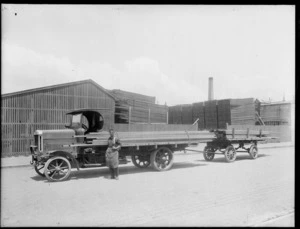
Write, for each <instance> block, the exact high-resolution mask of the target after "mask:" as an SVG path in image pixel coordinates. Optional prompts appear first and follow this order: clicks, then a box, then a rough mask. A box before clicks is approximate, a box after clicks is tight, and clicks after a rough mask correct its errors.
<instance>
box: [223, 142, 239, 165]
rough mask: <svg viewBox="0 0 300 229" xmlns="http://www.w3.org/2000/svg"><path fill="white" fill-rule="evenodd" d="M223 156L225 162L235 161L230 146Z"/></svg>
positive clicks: (233, 152) (232, 148)
mask: <svg viewBox="0 0 300 229" xmlns="http://www.w3.org/2000/svg"><path fill="white" fill-rule="evenodd" d="M224 155H225V160H226V161H227V162H233V161H235V159H236V151H235V148H234V147H233V146H232V145H230V146H227V148H226V150H225V153H224Z"/></svg>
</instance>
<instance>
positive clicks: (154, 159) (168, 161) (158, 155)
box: [150, 147, 174, 171]
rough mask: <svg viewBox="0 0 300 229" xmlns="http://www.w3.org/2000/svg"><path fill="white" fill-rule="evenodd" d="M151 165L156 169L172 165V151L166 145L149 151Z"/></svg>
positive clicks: (163, 169) (165, 168)
mask: <svg viewBox="0 0 300 229" xmlns="http://www.w3.org/2000/svg"><path fill="white" fill-rule="evenodd" d="M150 160H151V165H152V167H153V168H154V169H155V170H157V171H165V170H168V169H170V168H171V167H172V165H173V162H174V155H173V152H172V151H171V150H170V149H169V148H167V147H160V148H158V149H157V150H155V151H153V152H152V153H151V157H150Z"/></svg>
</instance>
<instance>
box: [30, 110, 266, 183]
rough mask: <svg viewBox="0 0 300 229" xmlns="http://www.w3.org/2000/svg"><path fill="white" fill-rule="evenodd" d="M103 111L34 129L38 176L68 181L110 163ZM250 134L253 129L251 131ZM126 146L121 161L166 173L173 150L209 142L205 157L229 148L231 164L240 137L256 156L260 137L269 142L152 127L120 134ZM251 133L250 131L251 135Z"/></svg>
mask: <svg viewBox="0 0 300 229" xmlns="http://www.w3.org/2000/svg"><path fill="white" fill-rule="evenodd" d="M101 110H103V109H80V110H74V111H71V112H68V113H67V115H70V116H71V117H70V123H69V124H68V125H66V126H65V127H66V129H62V130H36V131H35V132H34V144H33V145H31V146H30V151H31V155H32V161H31V162H30V163H31V164H32V165H33V167H34V169H35V171H36V172H37V174H39V175H40V176H43V177H46V178H47V179H48V181H64V180H67V179H68V178H69V177H70V174H71V169H72V168H76V169H77V170H80V169H84V168H92V167H103V166H106V159H105V152H106V149H107V146H108V138H109V132H108V131H105V130H103V126H104V118H103V116H102V115H101ZM248 132H249V131H248ZM115 134H116V135H117V137H118V138H119V139H120V141H121V144H122V148H121V150H120V152H119V163H120V164H126V163H127V162H128V161H127V158H126V156H130V157H131V160H132V162H133V164H134V165H135V166H136V167H138V168H147V167H148V166H150V165H151V166H152V168H153V169H154V170H157V171H166V170H168V169H170V168H171V167H172V165H173V162H174V154H173V153H174V151H181V150H186V148H187V147H189V146H193V145H197V144H198V143H200V142H206V144H207V146H206V147H205V149H204V158H205V160H208V161H210V160H212V159H213V158H214V155H215V154H216V151H217V150H222V149H225V151H224V154H225V158H226V160H227V161H228V162H232V161H234V160H235V157H236V149H235V148H234V147H233V146H232V143H235V142H236V141H238V142H239V143H240V148H243V149H244V148H245V147H244V144H247V143H251V144H252V145H251V147H250V148H249V149H248V152H249V154H250V156H251V157H252V158H253V159H255V158H256V157H257V145H256V143H257V141H261V140H265V139H266V138H267V137H265V135H262V133H261V132H260V135H257V136H254V137H253V136H252V137H250V136H248V138H247V136H246V138H243V139H236V138H235V139H234V138H232V139H228V138H227V137H226V131H220V130H217V131H186V130H182V131H152V132H118V131H115ZM248 135H249V133H248Z"/></svg>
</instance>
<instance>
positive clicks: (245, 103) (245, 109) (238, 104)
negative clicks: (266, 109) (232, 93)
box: [230, 98, 255, 125]
mask: <svg viewBox="0 0 300 229" xmlns="http://www.w3.org/2000/svg"><path fill="white" fill-rule="evenodd" d="M230 113H231V125H255V103H254V99H253V98H246V99H230Z"/></svg>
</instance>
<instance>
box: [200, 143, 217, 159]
mask: <svg viewBox="0 0 300 229" xmlns="http://www.w3.org/2000/svg"><path fill="white" fill-rule="evenodd" d="M203 156H204V159H205V160H206V161H212V160H213V159H214V157H215V154H214V151H213V150H212V149H211V148H210V147H208V146H205V147H204V150H203Z"/></svg>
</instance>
